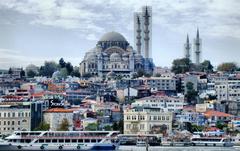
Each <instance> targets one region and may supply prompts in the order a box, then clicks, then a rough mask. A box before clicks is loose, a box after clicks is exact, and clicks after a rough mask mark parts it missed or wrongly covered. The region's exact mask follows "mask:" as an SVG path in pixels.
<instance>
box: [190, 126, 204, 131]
mask: <svg viewBox="0 0 240 151" xmlns="http://www.w3.org/2000/svg"><path fill="white" fill-rule="evenodd" d="M203 130H204V126H198V125H192V126H191V132H201V131H203Z"/></svg>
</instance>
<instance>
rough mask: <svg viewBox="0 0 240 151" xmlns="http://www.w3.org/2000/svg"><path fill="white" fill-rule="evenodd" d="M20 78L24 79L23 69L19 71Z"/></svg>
mask: <svg viewBox="0 0 240 151" xmlns="http://www.w3.org/2000/svg"><path fill="white" fill-rule="evenodd" d="M20 77H21V78H23V77H25V71H24V70H23V69H21V71H20Z"/></svg>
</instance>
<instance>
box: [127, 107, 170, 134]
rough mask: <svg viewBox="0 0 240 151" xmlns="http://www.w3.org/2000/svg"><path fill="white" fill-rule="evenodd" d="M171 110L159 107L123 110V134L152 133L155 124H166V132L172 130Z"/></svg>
mask: <svg viewBox="0 0 240 151" xmlns="http://www.w3.org/2000/svg"><path fill="white" fill-rule="evenodd" d="M172 119H173V114H172V113H171V112H163V110H162V109H160V108H132V109H125V110H124V134H150V133H154V129H153V128H154V127H155V126H162V125H166V127H167V130H166V132H167V133H171V132H172Z"/></svg>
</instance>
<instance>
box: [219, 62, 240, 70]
mask: <svg viewBox="0 0 240 151" xmlns="http://www.w3.org/2000/svg"><path fill="white" fill-rule="evenodd" d="M237 69H238V67H237V65H236V63H234V62H224V63H222V64H220V65H218V67H217V70H218V71H223V72H233V71H236V70H237Z"/></svg>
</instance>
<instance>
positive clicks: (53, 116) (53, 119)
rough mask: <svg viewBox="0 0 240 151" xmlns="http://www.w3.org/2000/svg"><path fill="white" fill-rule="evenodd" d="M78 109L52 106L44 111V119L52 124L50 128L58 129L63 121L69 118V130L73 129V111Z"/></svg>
mask: <svg viewBox="0 0 240 151" xmlns="http://www.w3.org/2000/svg"><path fill="white" fill-rule="evenodd" d="M76 110H77V109H64V108H51V109H48V110H46V111H44V113H43V119H44V121H45V122H46V123H48V124H50V130H52V131H56V130H57V129H58V128H59V127H60V125H61V123H62V121H63V120H64V119H67V121H68V124H69V130H72V129H73V112H74V111H76Z"/></svg>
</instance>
